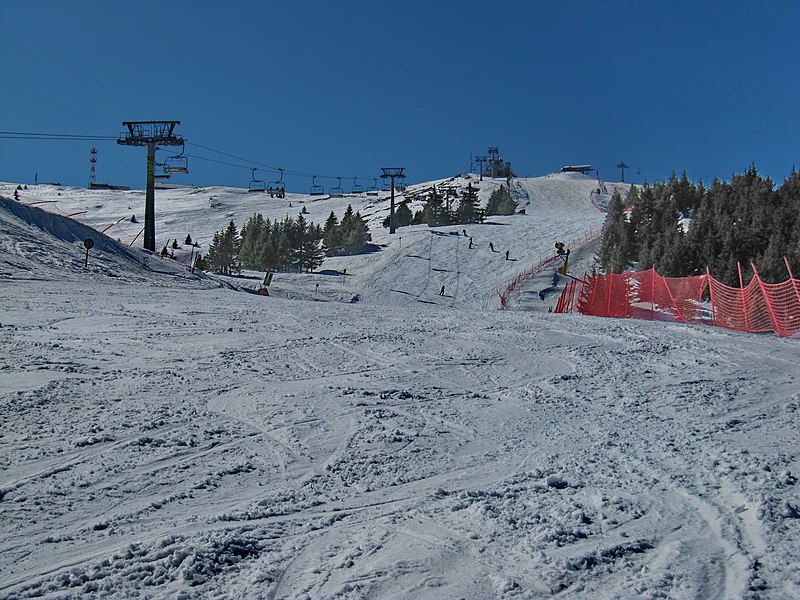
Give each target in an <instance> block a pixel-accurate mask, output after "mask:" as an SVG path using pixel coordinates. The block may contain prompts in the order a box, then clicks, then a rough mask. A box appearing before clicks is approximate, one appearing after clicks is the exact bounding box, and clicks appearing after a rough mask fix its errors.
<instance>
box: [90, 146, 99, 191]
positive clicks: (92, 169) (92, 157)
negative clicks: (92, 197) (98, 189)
mask: <svg viewBox="0 0 800 600" xmlns="http://www.w3.org/2000/svg"><path fill="white" fill-rule="evenodd" d="M96 165H97V148H92V151H91V152H90V153H89V187H92V184H93V183H94V182H95V181H97V178H96V173H95V166H96Z"/></svg>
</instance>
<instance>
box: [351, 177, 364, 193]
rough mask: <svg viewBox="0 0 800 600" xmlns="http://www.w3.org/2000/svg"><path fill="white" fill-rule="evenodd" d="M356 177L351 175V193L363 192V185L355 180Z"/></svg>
mask: <svg viewBox="0 0 800 600" xmlns="http://www.w3.org/2000/svg"><path fill="white" fill-rule="evenodd" d="M357 179H358V177H353V189H352V190H350V193H351V194H363V193H364V186H363V185H361V184H360V183H357V182H356V180H357Z"/></svg>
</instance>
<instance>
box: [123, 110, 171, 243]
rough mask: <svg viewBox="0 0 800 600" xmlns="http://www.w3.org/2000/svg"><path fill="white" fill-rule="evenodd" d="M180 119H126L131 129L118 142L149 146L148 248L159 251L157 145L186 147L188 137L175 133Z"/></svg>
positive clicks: (146, 232)
mask: <svg viewBox="0 0 800 600" xmlns="http://www.w3.org/2000/svg"><path fill="white" fill-rule="evenodd" d="M180 124H181V122H180V121H124V122H123V123H122V125H123V126H125V127H127V128H128V131H126V132H123V133H122V134H120V137H119V139H118V140H117V143H118V144H121V145H123V146H145V147H147V192H146V194H145V203H144V247H145V248H146V249H147V250H150V251H151V252H155V251H156V185H155V177H154V174H155V167H156V144H159V145H161V146H183V144H184V140H183V138H182V137H181V136H179V135H175V126H176V125H180Z"/></svg>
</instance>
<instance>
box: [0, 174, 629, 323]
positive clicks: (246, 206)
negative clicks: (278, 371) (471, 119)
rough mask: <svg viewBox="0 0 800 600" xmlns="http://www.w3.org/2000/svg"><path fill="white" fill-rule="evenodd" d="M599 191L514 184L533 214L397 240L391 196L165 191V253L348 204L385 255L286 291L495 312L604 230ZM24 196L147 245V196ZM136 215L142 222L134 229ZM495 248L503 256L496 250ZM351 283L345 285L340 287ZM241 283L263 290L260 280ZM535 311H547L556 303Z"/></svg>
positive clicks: (552, 179)
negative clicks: (389, 222)
mask: <svg viewBox="0 0 800 600" xmlns="http://www.w3.org/2000/svg"><path fill="white" fill-rule="evenodd" d="M504 184H505V182H504V180H501V179H497V180H492V179H488V178H487V179H484V180H483V181H479V180H478V177H477V176H476V175H466V176H457V177H452V178H449V179H444V180H438V181H433V182H428V183H425V184H419V185H414V186H409V188H408V190H407V193H409V194H411V193H413V192H416V191H418V190H424V189H427V188H430V187H431V186H442V185H446V186H453V187H456V188H457V189H459V190H463V189H465V188H466V187H467V186H468V185H473V186H476V187H478V188H479V192H478V195H479V199H480V201H481V203H482V204H483V205H485V203H486V201H487V200H488V198H489V196H490V195H491V193H492V191H494V190H495V189H496V188H497V187H498V186H500V185H504ZM606 185H607V193H606V194H603V195H602V197H601V198H600V202H601V203H605V204H607V202H608V200H609V199H610V195H611V193H613V189H614V188H613V187H611V184H606ZM623 185H624V184H623ZM0 187H2V186H1V185H0ZM5 187H6V189H7V190H9V191H10V190H11V189H12V187H15V186H11V185H9V184H6V186H5ZM597 187H598V183H597V180H595V179H592V178H590V177H586V176H583V175H580V174H577V173H559V174H552V175H548V176H545V177H539V178H535V179H520V180H514V182H513V185H512V193H513V194H514V195H515V197H516V198H517V200H518V203H519V207H518V208H519V209H525V214H521V215H515V216H513V217H497V216H495V217H490V218H489V219H487V222H486V223H483V224H480V225H471V226H461V225H454V226H447V227H436V228H430V227H428V226H427V225H421V226H419V225H418V226H411V227H402V228H399V229H398V230H397V234H396V235H395V236H390V235H389V233H388V230H387V229H385V228H384V227H383V226H382V225H381V223H382V222H383V220H384V219H385V218H386V217H387V216H388V214H389V205H390V200H389V194H388V193H387V192H381V193H380V195H379V196H367V195H365V194H359V195H350V196H345V197H339V198H337V197H329V196H308V195H301V194H287V195H286V197H285V198H283V199H280V198H270V197H269V195H267V194H265V193H248V192H247V190H243V189H236V188H220V187H212V188H191V187H185V188H178V189H167V190H156V247H157V248H161V247H162V246H164V245H167V246H170V247H171V244H172V241H173V240H176V239H177V240H178V243H179V244H180V245H181V246H182V247H181V249H180V250H179V251H178V252H177V255H178V256H179V258H180V257H185V259H186V260H187V261H188V257H189V252H190V248H189V247H185V248H184V247H183V242H184V241H185V240H186V236H187V235H191V238H192V240H193V241H195V242H198V243H200V252H203V253H204V252H205V251H206V249H207V248H208V245H209V244H210V242H211V239H212V238H213V235H214V233H215V232H217V231H221V230H223V229H224V228H225V227H227V225H228V223H229V222H230V221H231V220H233V221H234V222H235V223H236V225H237V226H238V227H239V228H240V229H241V227H242V226H243V225H244V224H245V223H246V222H247V220H248V219H249V218H250V217H251V216H252V215H253V214H255V213H261V214H263V216H264V217H265V218H269V219H271V220H273V221H275V220H280V219H283V218H285V217H286V216H291V217H297V215H298V214H299V213H300V211H301V210H302V211H305V212H304V217H305V218H306V219H307V220H308V221H311V222H314V223H319V224H324V222H325V220H326V219H327V218H328V215H329V214H330V213H331V212H334V214H336V216H337V217H338V218H339V219H341V217H342V216H343V214H344V212H345V209H346V208H347V206H348V205H352V206H353V209H354V210H355V211H357V212H360V213H361V215H362V216H363V217H364V218H365V219H366V220H367V222H368V224H369V228H370V232H371V233H372V237H373V243H375V244H376V245H377V246H378V247H379V249H380V251H379V252H376V253H373V254H368V255H360V256H349V257H334V258H328V259H326V260H325V262H324V264H323V265H322V267H321V269H320V270H321V272H322V273H325V272H327V273H337V272H338V273H341V272H344V271H346V272H347V276H346V277H330V276H328V277H325V276H324V275H316V276H310V277H307V276H304V275H296V274H295V275H283V274H280V275H279V276H277V277H276V278H275V285H276V286H277V287H278V289H279V290H280V289H282V287H283V283H287V279H288V280H289V281H290V282H291V285H290V287H294V288H296V289H301V290H306V292H307V290H309V289H310V290H311V291H312V293H313V292H316V284H317V283H319V284H320V292H322V293H323V294H325V293H328V294H329V296H330V297H331V298H334V297H335V298H337V299H341V298H343V297H352V295H354V294H356V293H357V294H358V295H359V298H360V300H361V301H363V302H379V303H382V304H387V303H389V304H396V305H400V306H402V305H406V304H408V303H410V302H413V303H420V302H433V303H444V304H449V305H473V306H481V307H496V306H497V301H498V294H497V292H498V290H501V289H502V288H504V287H505V285H506V283H507V282H508V281H510V280H511V279H513V278H514V277H515V276H516V274H517V273H518V272H520V271H522V270H524V269H525V268H527V267H528V266H529V265H530V264H533V263H535V262H536V261H537V260H538V259H539V258H540V257H542V256H549V255H552V254H553V252H554V249H553V244H554V243H555V241H558V240H562V241H569V240H572V239H575V238H578V237H580V236H581V235H583V234H584V233H586V232H587V231H591V230H597V229H598V228H599V227H600V226H601V225H602V222H603V218H604V215H603V213H602V212H601V211H600V210H599V209H598V208H597V207H596V206H595V205H594V204H593V203H592V200H591V198H592V196H591V192H592V190H594V189H595V188H597ZM20 193H21V201H22V202H23V203H26V204H31V203H35V206H37V207H40V208H43V209H44V210H47V211H49V212H52V213H54V214H60V215H75V217H74V218H76V219H77V220H79V221H80V222H82V223H85V224H87V225H90V226H92V227H94V228H96V229H98V230H100V231H103V230H107V231H106V233H107V235H109V236H111V237H112V238H115V239H119V240H120V241H121V242H123V243H125V244H129V243H131V242H132V241H133V240H134V239H135V241H134V242H133V243H134V245H135V246H140V245H141V242H142V238H141V236H139V237H138V238H137V235H139V234H140V232H141V230H142V228H143V221H144V216H143V210H144V209H143V206H144V192H143V191H142V190H130V191H114V190H87V189H83V188H63V187H55V186H46V185H42V186H38V187H36V188H35V189H33V188H32V189H30V190H26V191H22V192H20ZM403 198H404V196H403V194H402V193H398V194H397V196H396V202H397V203H399V202H400V201H402V200H403ZM595 204H596V202H595ZM421 206H422V202H421V201H415V202H412V204H411V207H412V210H417V209H419V208H421ZM131 217H134V218H135V219H136V223H131V222H130V218H131ZM464 229H466V230H467V234H468V236H471V237H472V238H473V246H474V247H473V248H472V249H469V239H468V238H467V237H464V235H463V230H464ZM490 242H491V243H492V244H493V246H494V249H495V251H494V252H492V251H490V250H489V243H490ZM506 250H508V251H510V254H509V259H510V260H508V261H506V260H505V252H506ZM259 279H260V278H259ZM345 282H346V284H347V285H346V286H345V285H341V284H342V283H345ZM234 283H237V284H240V285H243V286H251V287H256V286H257V283H258V280H253V281H250V282H248V281H247V280H239V281H237V282H234ZM442 285H444V286H445V292H446V296H445V297H444V298H440V297H439V295H438V294H439V291H440V289H441V286H442ZM326 290H328V292H326ZM296 293H300V292H299V291H298V292H296ZM536 308H542V309H544V310H546V309H547V306H545V305H544V304H543V305H542V306H541V307H536Z"/></svg>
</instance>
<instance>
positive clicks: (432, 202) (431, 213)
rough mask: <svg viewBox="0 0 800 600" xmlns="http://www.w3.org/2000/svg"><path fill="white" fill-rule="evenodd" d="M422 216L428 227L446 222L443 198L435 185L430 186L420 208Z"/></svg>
mask: <svg viewBox="0 0 800 600" xmlns="http://www.w3.org/2000/svg"><path fill="white" fill-rule="evenodd" d="M422 212H423V218H424V220H425V223H427V224H428V226H429V227H436V226H438V225H444V224H446V223H447V222H448V218H447V214H446V213H447V211H446V210H445V207H444V199H443V198H442V195H441V194H440V193H439V191H438V190H437V189H436V187H435V186H434V187H431V189H430V190H429V191H428V195H427V197H426V198H425V206H424V208H423V209H422Z"/></svg>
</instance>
